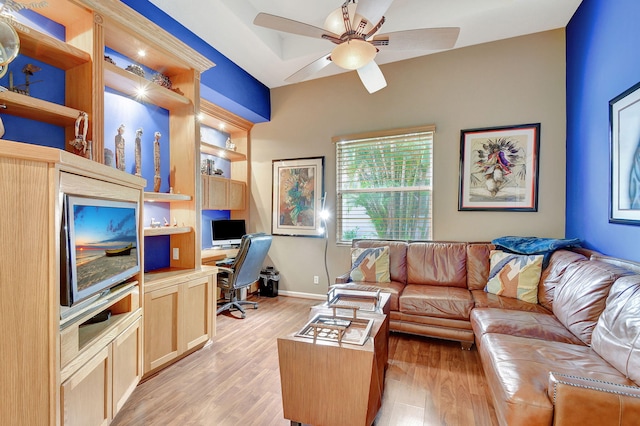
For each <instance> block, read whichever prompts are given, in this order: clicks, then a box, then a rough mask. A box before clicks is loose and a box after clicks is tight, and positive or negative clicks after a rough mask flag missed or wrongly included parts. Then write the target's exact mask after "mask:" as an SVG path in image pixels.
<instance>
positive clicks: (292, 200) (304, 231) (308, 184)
mask: <svg viewBox="0 0 640 426" xmlns="http://www.w3.org/2000/svg"><path fill="white" fill-rule="evenodd" d="M272 173H273V175H272V180H273V191H272V193H273V194H272V196H273V199H272V220H271V233H272V234H273V235H285V236H293V237H318V238H320V237H323V236H324V233H323V229H322V225H321V220H320V210H321V208H322V198H323V194H324V157H308V158H292V159H284V160H273V161H272Z"/></svg>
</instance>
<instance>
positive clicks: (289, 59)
mask: <svg viewBox="0 0 640 426" xmlns="http://www.w3.org/2000/svg"><path fill="white" fill-rule="evenodd" d="M150 1H151V3H153V4H155V5H156V6H158V7H159V8H160V9H162V10H163V11H165V12H166V13H168V14H169V15H171V16H172V17H173V18H174V19H176V20H177V21H178V22H180V23H181V24H182V25H184V26H185V27H187V28H189V29H190V30H191V31H192V32H194V33H195V34H197V35H198V36H199V37H200V38H202V39H203V40H204V41H206V42H207V43H209V44H210V45H211V46H213V47H214V48H215V49H216V50H218V51H219V52H220V53H222V54H223V55H225V56H226V57H228V58H229V59H230V60H232V61H233V62H235V63H236V64H237V65H238V66H240V67H241V68H243V69H244V70H245V71H247V72H248V73H249V74H251V75H252V76H253V77H255V78H256V79H258V80H259V81H260V82H262V83H263V84H265V85H266V86H268V87H270V88H274V87H279V86H283V85H285V84H287V83H286V82H285V81H284V80H285V79H286V78H287V77H288V76H290V75H291V74H293V73H295V72H296V71H298V70H299V69H300V68H302V67H304V66H305V65H307V64H309V63H311V62H313V61H315V60H316V59H318V58H320V57H321V56H323V55H326V54H327V53H329V52H330V51H331V49H332V47H333V46H334V45H333V44H332V43H331V42H329V41H326V40H320V39H313V38H309V37H303V36H298V35H292V34H286V33H282V32H278V31H274V30H270V29H266V28H261V27H257V26H255V25H253V19H254V18H255V16H256V15H257V14H258V13H259V12H266V13H270V14H273V15H279V16H283V17H285V18H289V19H294V20H297V21H300V22H304V23H307V24H311V25H314V26H316V27H322V26H323V24H324V20H325V18H326V17H327V15H329V13H330V12H332V11H333V10H334V9H336V8H338V7H340V6H341V5H342V3H343V2H344V0H189V1H175V0H150ZM581 1H582V0H395V1H394V2H393V3H392V4H391V7H390V8H389V10H388V11H387V13H386V14H385V17H386V22H385V24H384V26H383V27H382V30H381V31H380V32H381V33H388V32H392V31H400V30H409V29H416V28H430V27H460V28H461V30H460V36H459V38H458V41H457V43H456V46H455V48H459V47H465V46H471V45H474V44H479V43H486V42H490V41H494V40H501V39H505V38H511V37H516V36H520V35H525V34H532V33H536V32H540V31H547V30H551V29H556V28H563V27H565V26H566V25H567V23H568V22H569V20H570V19H571V17H572V16H573V14H574V12H575V11H576V9H577V8H578V6H579V5H580V3H581ZM430 53H435V52H434V51H395V52H390V51H384V52H380V53H379V54H378V56H377V57H376V62H377V63H378V65H382V64H386V63H390V62H396V61H400V60H403V59H409V58H413V57H417V56H423V55H426V54H430ZM341 72H352V71H346V70H343V69H341V68H339V67H337V66H336V65H334V64H330V65H329V66H328V67H326V68H325V69H324V70H322V71H321V72H320V73H318V74H316V75H315V76H314V77H312V78H318V77H324V76H328V75H333V74H338V73H341Z"/></svg>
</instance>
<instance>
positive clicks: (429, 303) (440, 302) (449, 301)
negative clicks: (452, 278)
mask: <svg viewBox="0 0 640 426" xmlns="http://www.w3.org/2000/svg"><path fill="white" fill-rule="evenodd" d="M472 308H473V298H472V297H471V293H469V290H467V289H466V288H456V287H443V286H437V285H424V284H409V285H407V286H406V287H405V288H404V290H403V291H402V294H401V295H400V312H402V313H405V314H411V315H429V316H433V317H438V318H452V319H465V320H468V319H469V314H470V313H471V309H472Z"/></svg>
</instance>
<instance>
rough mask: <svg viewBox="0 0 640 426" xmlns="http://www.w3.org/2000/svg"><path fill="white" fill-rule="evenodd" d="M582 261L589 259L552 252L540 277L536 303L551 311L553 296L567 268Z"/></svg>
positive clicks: (576, 254)
mask: <svg viewBox="0 0 640 426" xmlns="http://www.w3.org/2000/svg"><path fill="white" fill-rule="evenodd" d="M582 260H589V259H588V258H587V257H585V256H583V255H582V254H579V253H575V252H573V251H569V250H556V251H555V252H553V254H552V255H551V257H550V259H549V264H548V265H547V267H546V268H545V269H544V270H543V271H542V274H541V276H540V283H539V284H538V303H539V304H541V305H542V306H544V307H545V308H547V309H549V310H550V311H551V310H553V295H554V292H555V290H556V286H557V285H558V283H559V282H560V278H562V275H563V274H564V272H565V270H566V269H567V266H569V265H571V264H572V263H574V262H579V261H582Z"/></svg>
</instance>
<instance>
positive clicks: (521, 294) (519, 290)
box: [484, 250, 544, 303]
mask: <svg viewBox="0 0 640 426" xmlns="http://www.w3.org/2000/svg"><path fill="white" fill-rule="evenodd" d="M490 256H491V269H490V270H489V282H487V286H486V287H485V288H484V291H486V292H488V293H493V294H497V295H499V296H505V297H512V298H514V299H519V300H522V301H524V302H529V303H538V282H539V281H540V274H541V273H542V259H543V257H544V256H542V255H523V254H512V253H505V252H503V251H500V250H491V255H490Z"/></svg>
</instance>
